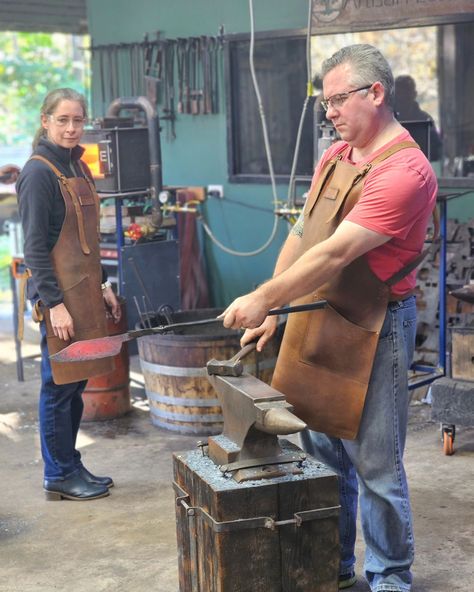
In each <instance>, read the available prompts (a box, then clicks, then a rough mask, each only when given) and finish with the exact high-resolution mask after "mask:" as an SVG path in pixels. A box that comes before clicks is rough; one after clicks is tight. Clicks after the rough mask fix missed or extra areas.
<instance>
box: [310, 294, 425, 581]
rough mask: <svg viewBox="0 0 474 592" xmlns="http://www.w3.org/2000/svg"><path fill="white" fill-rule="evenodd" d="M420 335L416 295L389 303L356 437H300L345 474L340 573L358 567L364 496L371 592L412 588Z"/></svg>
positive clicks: (341, 482)
mask: <svg viewBox="0 0 474 592" xmlns="http://www.w3.org/2000/svg"><path fill="white" fill-rule="evenodd" d="M415 335H416V305H415V297H414V296H412V297H410V298H407V299H406V300H404V301H401V302H394V303H390V304H389V305H388V309H387V315H386V317H385V321H384V324H383V327H382V331H381V334H380V340H379V344H378V347H377V352H376V357H375V363H374V367H373V370H372V375H371V378H370V384H369V390H368V392H367V398H366V402H365V406H364V411H363V415H362V421H361V425H360V429H359V434H358V436H357V438H356V439H355V440H341V439H339V438H331V437H329V436H326V435H325V434H321V433H318V432H313V431H310V430H306V431H305V432H303V434H302V443H303V447H304V449H305V450H306V451H307V452H309V453H310V454H311V455H313V456H315V457H316V458H317V459H318V460H320V461H321V462H323V463H325V464H326V465H328V466H329V467H330V468H331V469H332V470H333V471H334V472H336V473H337V474H338V475H339V488H340V503H341V513H340V523H339V529H340V542H341V565H340V573H341V575H343V574H347V573H350V572H351V571H352V570H353V569H354V564H355V555H354V545H355V539H356V517H357V502H358V498H359V499H360V516H361V525H362V531H363V533H364V539H365V543H366V555H365V563H364V575H365V577H366V578H367V581H368V583H369V585H370V588H371V590H372V591H373V592H382V591H389V590H390V591H397V592H407V591H409V590H411V583H412V575H411V572H410V567H411V565H412V563H413V557H414V541H413V528H412V517H411V509H410V502H409V497H408V487H407V481H406V475H405V469H404V467H403V451H404V448H405V439H406V431H407V422H408V404H409V397H408V381H407V375H408V369H409V367H410V364H411V361H412V358H413V353H414V348H415Z"/></svg>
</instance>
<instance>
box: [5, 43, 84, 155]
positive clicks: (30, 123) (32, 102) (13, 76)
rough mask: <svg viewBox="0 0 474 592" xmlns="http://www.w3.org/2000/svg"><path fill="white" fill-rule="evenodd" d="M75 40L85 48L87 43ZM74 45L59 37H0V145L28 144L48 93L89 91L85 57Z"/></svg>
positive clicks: (36, 126)
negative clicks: (66, 88)
mask: <svg viewBox="0 0 474 592" xmlns="http://www.w3.org/2000/svg"><path fill="white" fill-rule="evenodd" d="M79 39H81V45H88V39H86V40H84V41H83V40H82V38H79ZM77 41H78V38H77V37H73V36H72V35H64V34H59V33H53V34H47V33H21V32H20V33H19V32H3V33H0V96H1V97H2V100H1V102H0V144H7V145H13V144H28V143H30V142H31V140H32V139H33V136H34V134H35V132H36V129H37V128H38V126H39V113H40V108H41V104H42V102H43V99H44V97H45V95H46V94H47V93H48V92H49V91H50V90H53V89H54V88H58V87H63V86H69V87H71V88H74V89H75V90H78V91H79V92H83V93H84V92H85V91H86V89H88V88H89V86H90V82H89V74H88V72H89V67H88V63H86V60H88V59H89V56H88V53H86V52H84V51H81V50H80V49H79V48H78V44H77Z"/></svg>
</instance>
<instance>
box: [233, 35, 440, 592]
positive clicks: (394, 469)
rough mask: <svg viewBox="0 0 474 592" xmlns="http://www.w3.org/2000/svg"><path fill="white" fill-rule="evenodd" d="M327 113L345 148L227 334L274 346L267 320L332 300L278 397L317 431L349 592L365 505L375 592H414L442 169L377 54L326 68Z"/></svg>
mask: <svg viewBox="0 0 474 592" xmlns="http://www.w3.org/2000/svg"><path fill="white" fill-rule="evenodd" d="M322 77H323V93H324V97H325V98H324V100H323V101H322V105H323V107H324V108H325V109H326V110H327V117H328V119H330V120H331V121H332V123H333V124H334V127H335V128H336V130H337V132H338V134H339V136H340V138H341V142H338V143H336V144H335V145H333V146H331V148H330V149H329V150H328V151H327V152H326V154H325V155H324V157H323V160H322V161H321V162H320V163H319V165H318V167H317V170H316V172H315V176H314V178H313V183H312V186H311V190H310V192H309V195H308V199H307V201H306V204H305V208H304V216H302V217H301V219H300V220H299V221H298V223H297V224H296V225H295V227H294V228H293V230H292V232H291V233H290V235H289V236H288V238H287V240H286V242H285V244H284V246H283V248H282V250H281V253H280V256H279V258H278V261H277V263H276V267H275V272H274V276H273V278H272V279H271V280H269V281H268V282H266V283H264V284H262V285H261V286H260V287H259V288H258V289H257V290H255V291H254V292H252V293H250V294H247V295H245V296H242V297H240V298H237V299H236V300H235V301H234V302H233V303H232V304H231V305H230V306H229V307H228V308H227V309H226V311H225V312H224V315H223V316H224V325H225V326H226V327H233V328H241V327H245V328H247V331H246V333H245V335H244V337H243V339H242V344H244V343H247V342H249V341H251V340H253V339H258V344H257V349H258V350H261V349H262V347H264V346H265V344H266V343H267V342H268V340H269V339H270V337H271V336H272V335H273V333H274V332H275V329H276V323H277V320H276V319H275V318H274V317H273V316H267V313H268V311H269V310H271V309H272V308H275V307H279V306H282V305H284V304H285V303H288V302H291V301H295V300H296V301H297V302H308V301H311V300H315V299H320V298H325V299H327V300H328V303H329V306H328V307H327V309H324V310H323V311H317V312H312V313H298V314H295V315H290V316H289V319H288V323H287V327H286V330H285V336H284V339H283V343H282V349H281V352H280V356H279V359H278V363H277V367H276V370H275V377H274V386H275V387H276V388H277V389H278V390H281V391H282V392H284V393H285V395H287V398H288V400H289V401H290V402H291V403H292V404H293V405H294V407H295V412H296V413H297V414H298V415H299V416H300V417H302V418H303V419H304V420H305V421H306V422H307V423H308V425H309V427H310V428H312V429H308V430H306V432H305V433H304V435H303V438H302V439H303V444H304V446H305V448H306V450H307V451H309V452H310V453H311V454H312V455H313V456H315V457H316V458H318V459H319V460H321V461H322V462H324V463H325V464H326V465H328V466H329V467H330V468H331V469H333V470H334V471H335V472H336V473H337V474H338V475H339V484H340V499H341V514H340V541H341V563H340V580H339V587H340V588H348V587H350V586H352V585H353V584H354V583H355V581H356V578H355V570H354V566H355V556H354V544H355V536H356V514H357V503H358V500H360V511H361V523H362V529H363V532H364V538H365V542H366V547H367V550H366V557H365V564H364V575H365V577H366V579H367V581H368V583H369V585H370V587H371V590H372V591H373V592H389V591H392V592H409V591H410V590H411V586H412V575H411V571H410V568H411V564H412V562H413V555H414V548H413V528H412V518H411V511H410V503H409V498H408V487H407V483H406V476H405V471H404V467H403V451H404V445H405V438H406V426H407V412H408V402H409V398H408V384H407V371H408V368H409V366H410V364H411V360H412V356H413V351H414V345H415V332H416V306H415V299H414V296H413V295H412V293H413V288H414V287H415V271H414V270H413V266H415V265H416V263H419V262H420V261H421V258H422V249H423V243H424V238H425V234H426V229H427V224H428V221H429V218H430V216H431V213H432V211H433V208H434V206H435V202H436V193H437V182H436V177H435V175H434V173H433V170H432V168H431V166H430V164H429V162H428V160H427V159H426V158H425V157H424V155H423V154H422V152H421V150H420V149H419V148H418V147H417V146H416V144H414V142H413V140H412V138H411V137H410V136H409V134H408V132H407V131H406V130H405V129H404V128H403V127H402V126H401V125H400V124H399V123H398V121H397V120H396V119H395V117H394V112H393V93H394V81H393V75H392V72H391V69H390V66H389V65H388V63H387V61H386V60H385V58H384V57H383V56H382V55H381V54H380V52H379V51H378V50H377V49H375V48H374V47H372V46H370V45H353V46H349V47H345V48H343V49H341V50H339V51H338V52H336V53H335V54H334V55H333V56H332V57H331V58H329V59H328V60H326V61H325V62H324V63H323V67H322Z"/></svg>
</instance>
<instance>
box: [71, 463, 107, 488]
mask: <svg viewBox="0 0 474 592" xmlns="http://www.w3.org/2000/svg"><path fill="white" fill-rule="evenodd" d="M79 475H80V476H81V477H82V478H83V479H84V481H87V483H93V484H94V485H105V487H113V486H114V482H113V481H112V478H111V477H97V476H96V475H93V474H92V473H91V472H90V471H88V470H87V469H86V467H81V468H80V469H79Z"/></svg>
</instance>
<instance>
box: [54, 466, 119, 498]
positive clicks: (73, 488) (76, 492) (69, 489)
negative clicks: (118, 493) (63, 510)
mask: <svg viewBox="0 0 474 592" xmlns="http://www.w3.org/2000/svg"><path fill="white" fill-rule="evenodd" d="M43 487H44V491H45V493H46V499H47V500H49V501H58V500H62V499H70V500H76V501H85V500H92V499H98V498H100V497H105V496H106V495H109V490H108V488H107V487H106V486H105V485H98V484H96V483H88V482H87V481H86V480H85V479H83V478H82V477H81V475H79V473H76V474H74V475H73V476H72V477H69V478H68V479H64V480H62V481H49V480H48V479H45V480H44V483H43Z"/></svg>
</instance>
